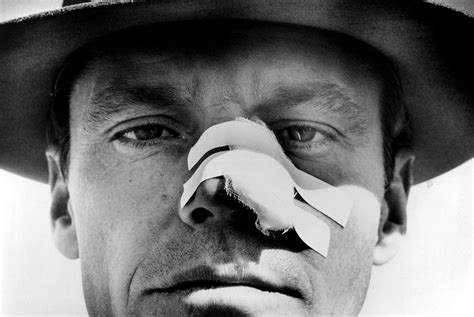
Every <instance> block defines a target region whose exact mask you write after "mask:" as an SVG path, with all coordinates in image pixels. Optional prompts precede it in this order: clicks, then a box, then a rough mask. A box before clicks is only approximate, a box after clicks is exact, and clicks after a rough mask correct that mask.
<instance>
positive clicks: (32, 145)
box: [0, 0, 474, 183]
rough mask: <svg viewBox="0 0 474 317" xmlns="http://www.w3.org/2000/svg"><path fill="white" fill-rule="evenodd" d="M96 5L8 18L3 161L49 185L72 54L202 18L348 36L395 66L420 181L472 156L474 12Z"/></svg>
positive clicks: (402, 6)
mask: <svg viewBox="0 0 474 317" xmlns="http://www.w3.org/2000/svg"><path fill="white" fill-rule="evenodd" d="M121 2H122V3H115V4H112V3H88V4H81V5H76V6H71V7H65V8H62V9H58V10H55V11H51V12H48V13H43V14H38V15H33V16H30V17H27V18H23V19H18V20H13V21H9V22H7V23H4V24H1V25H0V39H1V41H0V43H1V46H0V111H1V112H0V167H1V168H4V169H6V170H9V171H12V172H14V173H17V174H20V175H23V176H26V177H29V178H32V179H35V180H38V181H41V182H47V180H48V176H47V166H46V160H45V156H44V151H45V149H46V135H45V131H46V130H45V128H46V123H47V111H48V109H49V106H50V104H51V102H52V94H51V93H52V89H53V85H54V82H55V79H56V77H57V75H58V72H59V70H60V67H61V65H62V64H63V63H64V61H65V59H66V58H67V56H69V55H70V54H71V53H72V52H73V51H75V50H76V49H78V48H79V47H80V46H82V45H83V44H85V43H87V42H88V41H90V40H91V39H94V38H97V37H100V36H103V35H105V34H107V33H110V32H113V31H116V30H120V29H125V28H128V27H132V26H139V25H146V24H153V23H159V22H170V21H189V20H199V19H216V18H218V19H246V20H257V21H268V22H278V23H288V24H295V25H303V26H309V27H315V28H320V29H325V30H331V31H335V32H339V33H343V34H346V35H349V36H351V37H354V38H356V39H359V40H361V41H363V42H366V43H367V44H369V45H371V46H373V47H374V48H376V49H377V50H379V51H380V52H381V53H382V54H384V55H385V56H386V57H387V58H388V59H389V60H390V61H391V62H392V63H393V65H394V66H395V68H396V70H397V72H398V74H399V77H400V81H401V82H400V84H401V88H402V91H403V98H404V100H405V102H406V104H407V107H408V112H409V115H410V124H411V126H412V131H413V149H414V151H415V155H416V161H415V175H414V180H415V183H420V182H422V181H425V180H427V179H430V178H433V177H435V176H437V175H439V174H441V173H443V172H445V171H447V170H450V169H452V168H454V167H455V166H457V165H459V164H461V163H463V162H465V161H466V160H468V159H470V158H472V156H473V152H474V146H473V140H474V129H473V124H472V122H473V117H474V115H473V112H474V111H473V110H474V107H473V102H474V98H473V97H474V96H473V95H474V89H473V87H472V74H473V73H474V72H473V71H474V67H473V64H474V62H473V60H474V58H473V56H474V49H473V48H472V46H471V45H470V44H471V43H470V42H471V41H470V40H469V38H470V37H472V34H474V33H473V30H474V23H473V20H474V19H473V18H471V17H469V16H467V15H465V14H462V13H459V12H456V11H453V10H450V9H447V8H445V7H441V6H437V5H432V4H427V3H423V2H421V1H410V2H406V1H380V0H379V1H355V0H331V1H322V0H318V1H314V0H304V1H301V0H300V1H271V0H262V1H257V0H245V1H202V0H201V1H154V2H153V1H152V2H150V1H148V2H147V3H142V2H139V3H127V2H132V1H121Z"/></svg>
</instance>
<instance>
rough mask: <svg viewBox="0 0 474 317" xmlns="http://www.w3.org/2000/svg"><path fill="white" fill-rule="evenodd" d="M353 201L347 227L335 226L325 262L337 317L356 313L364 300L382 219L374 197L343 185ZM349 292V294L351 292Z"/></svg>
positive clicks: (329, 292)
mask: <svg viewBox="0 0 474 317" xmlns="http://www.w3.org/2000/svg"><path fill="white" fill-rule="evenodd" d="M343 188H344V190H345V191H346V192H347V193H349V194H350V196H351V197H352V198H353V199H354V207H353V209H352V211H351V215H350V217H349V220H348V222H347V225H346V227H345V228H341V227H336V226H333V227H332V230H331V245H330V248H329V254H328V257H327V258H326V259H325V261H323V262H325V264H324V267H325V271H326V272H325V276H326V283H325V284H326V286H327V291H328V298H330V299H332V300H334V301H335V302H333V303H331V305H330V306H331V307H333V309H337V310H338V311H334V312H333V313H335V314H349V315H352V314H356V313H357V312H358V311H359V310H360V308H361V306H362V304H363V301H364V298H365V294H366V291H367V287H368V284H369V280H370V273H371V269H372V257H373V251H374V247H375V244H376V243H377V239H378V236H377V232H378V224H379V217H380V204H379V202H378V200H377V198H376V196H375V195H374V194H372V193H371V192H369V191H367V190H365V189H362V188H361V187H356V186H344V187H343ZM348 290H350V291H348Z"/></svg>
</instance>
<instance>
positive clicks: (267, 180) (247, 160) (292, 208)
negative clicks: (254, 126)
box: [181, 149, 330, 257]
mask: <svg viewBox="0 0 474 317" xmlns="http://www.w3.org/2000/svg"><path fill="white" fill-rule="evenodd" d="M219 176H224V177H225V178H226V186H227V181H229V183H230V184H231V185H229V186H231V188H230V190H231V191H232V196H234V197H236V199H238V200H240V201H241V202H242V203H243V204H245V205H246V206H248V207H250V208H251V209H252V210H253V211H254V212H255V213H256V215H257V228H258V229H259V230H260V231H262V232H263V233H264V234H268V232H269V231H270V230H273V231H283V232H286V231H287V230H289V229H291V228H294V229H295V231H296V233H297V234H298V236H299V237H300V238H301V240H302V241H303V242H305V243H306V244H307V245H308V246H309V247H311V248H312V249H313V250H315V251H316V252H318V253H320V254H321V255H322V256H324V257H326V256H327V253H328V249H329V243H330V228H329V226H328V224H327V223H325V222H324V221H323V220H321V219H319V218H318V217H317V216H316V215H315V214H314V213H315V211H314V210H312V209H311V207H309V206H307V205H305V204H304V203H302V202H298V201H296V200H295V199H294V198H293V196H294V194H293V192H294V185H293V184H294V182H293V180H292V178H291V176H290V175H289V173H288V171H287V170H286V169H285V168H284V167H283V166H282V165H281V164H280V162H278V161H277V160H275V159H274V158H273V157H271V156H269V155H267V154H264V153H260V152H255V151H252V150H244V149H237V150H229V151H225V152H218V153H214V154H212V155H209V156H208V157H207V158H205V159H204V160H203V161H202V162H201V164H200V165H199V167H198V168H197V169H196V170H195V171H194V173H193V175H192V176H191V178H190V179H189V180H188V181H187V182H186V183H185V184H184V191H183V195H182V198H181V206H182V207H184V206H185V205H186V203H187V202H188V200H189V199H190V198H191V196H192V195H193V194H194V192H195V191H196V189H197V188H198V186H199V184H200V183H202V182H203V181H205V180H207V179H210V178H214V177H219ZM228 189H229V188H227V187H226V190H228ZM303 207H306V208H303ZM283 234H284V233H283Z"/></svg>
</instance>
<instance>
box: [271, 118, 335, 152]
mask: <svg viewBox="0 0 474 317" xmlns="http://www.w3.org/2000/svg"><path fill="white" fill-rule="evenodd" d="M323 126H325V125H324V124H321V123H308V122H304V123H293V122H287V123H284V125H283V124H281V125H280V124H278V125H277V128H274V129H273V130H274V131H275V135H276V136H277V138H278V137H279V136H280V135H281V132H282V131H284V130H286V129H291V128H300V129H303V130H304V129H309V130H314V133H315V136H316V135H317V134H320V135H322V140H319V141H311V140H309V141H296V140H290V141H287V142H285V141H284V140H281V138H279V142H280V144H281V146H282V147H283V148H284V150H285V151H287V152H290V153H297V152H298V151H299V152H301V151H309V150H317V149H323V148H324V147H326V146H328V145H329V144H330V143H332V142H335V141H337V139H338V138H337V135H338V134H339V132H338V131H337V130H335V129H333V128H331V127H329V126H328V127H326V128H324V127H323ZM330 129H333V130H334V132H332V131H330ZM313 138H314V137H313ZM306 154H307V153H306Z"/></svg>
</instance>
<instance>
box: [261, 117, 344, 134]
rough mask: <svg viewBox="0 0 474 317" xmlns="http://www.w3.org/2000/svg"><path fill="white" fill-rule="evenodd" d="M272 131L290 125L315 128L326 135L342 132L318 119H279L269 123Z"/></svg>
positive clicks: (289, 126) (286, 127)
mask: <svg viewBox="0 0 474 317" xmlns="http://www.w3.org/2000/svg"><path fill="white" fill-rule="evenodd" d="M269 126H270V128H271V130H272V131H275V132H276V131H279V130H283V129H288V128H291V127H308V128H312V129H315V130H316V131H318V132H320V133H322V134H324V135H326V136H328V137H331V136H332V137H335V135H334V134H337V135H339V136H343V134H342V133H341V132H340V131H339V130H338V129H336V128H335V127H333V126H331V125H328V124H326V123H323V122H318V121H308V120H294V119H292V120H281V121H278V122H275V123H272V124H269Z"/></svg>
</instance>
